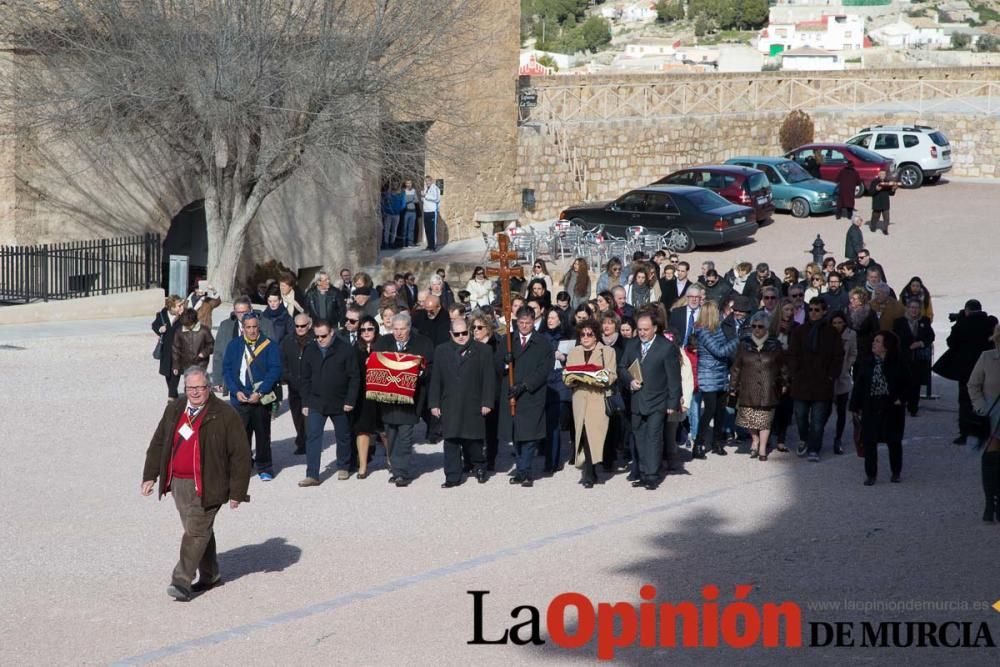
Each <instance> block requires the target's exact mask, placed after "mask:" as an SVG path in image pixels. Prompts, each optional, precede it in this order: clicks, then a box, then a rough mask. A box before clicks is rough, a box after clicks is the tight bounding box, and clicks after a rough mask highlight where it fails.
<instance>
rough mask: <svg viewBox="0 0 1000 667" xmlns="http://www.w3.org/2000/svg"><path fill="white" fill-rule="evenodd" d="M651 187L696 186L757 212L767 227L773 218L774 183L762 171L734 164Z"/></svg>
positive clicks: (688, 172) (687, 172)
mask: <svg viewBox="0 0 1000 667" xmlns="http://www.w3.org/2000/svg"><path fill="white" fill-rule="evenodd" d="M650 185H693V186H696V187H700V188H708V189H709V190H711V191H713V192H715V193H718V194H719V195H720V196H722V198H723V199H726V200H727V201H731V202H732V203H734V204H739V205H741V206H749V207H750V208H752V209H753V210H754V220H756V222H757V223H758V224H761V225H766V224H767V223H769V222H770V221H771V216H773V215H774V200H773V197H772V195H771V182H770V181H768V180H767V176H766V175H765V174H764V172H762V171H760V170H759V169H754V168H752V167H742V166H738V165H731V164H718V165H706V166H704V167H688V168H687V169H680V170H678V171H675V172H674V173H672V174H670V175H669V176H664V177H663V178H661V179H660V180H658V181H656V182H654V183H650Z"/></svg>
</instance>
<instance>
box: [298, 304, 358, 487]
mask: <svg viewBox="0 0 1000 667" xmlns="http://www.w3.org/2000/svg"><path fill="white" fill-rule="evenodd" d="M313 336H314V337H315V339H316V340H315V341H314V342H312V343H310V344H309V345H307V346H306V348H305V351H304V352H303V353H302V365H301V367H300V370H299V372H300V380H301V384H300V387H301V391H302V397H303V399H304V401H305V407H304V408H303V409H302V414H304V415H305V417H306V477H305V479H303V480H302V481H300V482H299V486H318V485H319V483H320V479H319V463H320V453H321V452H322V451H323V428H324V427H325V426H326V420H327V418H329V419H330V420H331V421H332V422H333V428H334V434H335V435H336V437H337V479H347V478H348V477H350V475H351V472H350V466H351V422H350V420H349V419H348V415H349V413H350V412H351V411H352V410H353V409H354V406H355V405H357V403H358V400H359V398H360V395H361V368H360V367H359V366H358V357H357V354H356V353H355V351H354V348H353V347H351V346H350V345H349V344H347V343H345V342H344V341H343V340H340V339H338V338H337V336H336V335H335V334H334V329H333V325H331V324H330V323H329V322H327V321H326V320H320V321H319V322H316V323H315V324H314V325H313Z"/></svg>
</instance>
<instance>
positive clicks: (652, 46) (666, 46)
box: [624, 39, 681, 58]
mask: <svg viewBox="0 0 1000 667" xmlns="http://www.w3.org/2000/svg"><path fill="white" fill-rule="evenodd" d="M680 45H681V42H680V40H679V39H678V40H670V39H644V40H642V41H639V42H635V43H633V44H626V45H625V54H624V55H625V57H626V58H648V57H650V56H672V55H674V52H675V51H676V50H677V48H678V47H680Z"/></svg>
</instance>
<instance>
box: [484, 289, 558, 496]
mask: <svg viewBox="0 0 1000 667" xmlns="http://www.w3.org/2000/svg"><path fill="white" fill-rule="evenodd" d="M509 335H510V336H512V338H511V350H512V352H511V354H510V356H508V355H507V342H506V341H504V340H501V341H500V343H499V344H498V345H497V352H496V364H497V368H498V369H499V370H501V371H502V375H501V381H500V387H501V390H500V432H501V438H502V439H505V440H507V441H508V442H513V443H514V452H515V454H516V456H517V465H516V469H515V473H514V476H513V477H511V478H510V483H511V484H520V485H521V486H528V487H530V486H532V481H531V463H532V461H533V460H534V458H535V450H536V449H537V447H538V444H539V443H540V442H541V441H542V440H544V439H545V388H546V382H547V380H548V377H549V371H551V370H552V367H553V366H554V365H555V362H556V359H555V351H554V350H553V349H552V345H551V344H550V343H549V341H548V340H546V339H545V338H544V337H542V335H541V334H539V333H537V332H536V331H535V311H533V310H532V309H531V308H528V307H527V306H521V307H520V308H519V309H518V311H517V331H515V332H513V333H512V334H509ZM508 365H512V366H513V368H514V382H515V384H514V386H513V387H512V388H511V387H510V386H509V383H508V382H506V381H505V379H506V376H507V366H508ZM511 396H513V397H514V398H515V400H516V402H517V403H516V406H517V407H516V415H515V416H514V418H513V419H511V415H510V397H511Z"/></svg>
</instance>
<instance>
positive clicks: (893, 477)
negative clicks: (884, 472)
mask: <svg viewBox="0 0 1000 667" xmlns="http://www.w3.org/2000/svg"><path fill="white" fill-rule="evenodd" d="M889 481H890V482H892V483H893V484H899V482H900V481H901V480H900V479H899V475H893V476H892V477H890V478H889Z"/></svg>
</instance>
